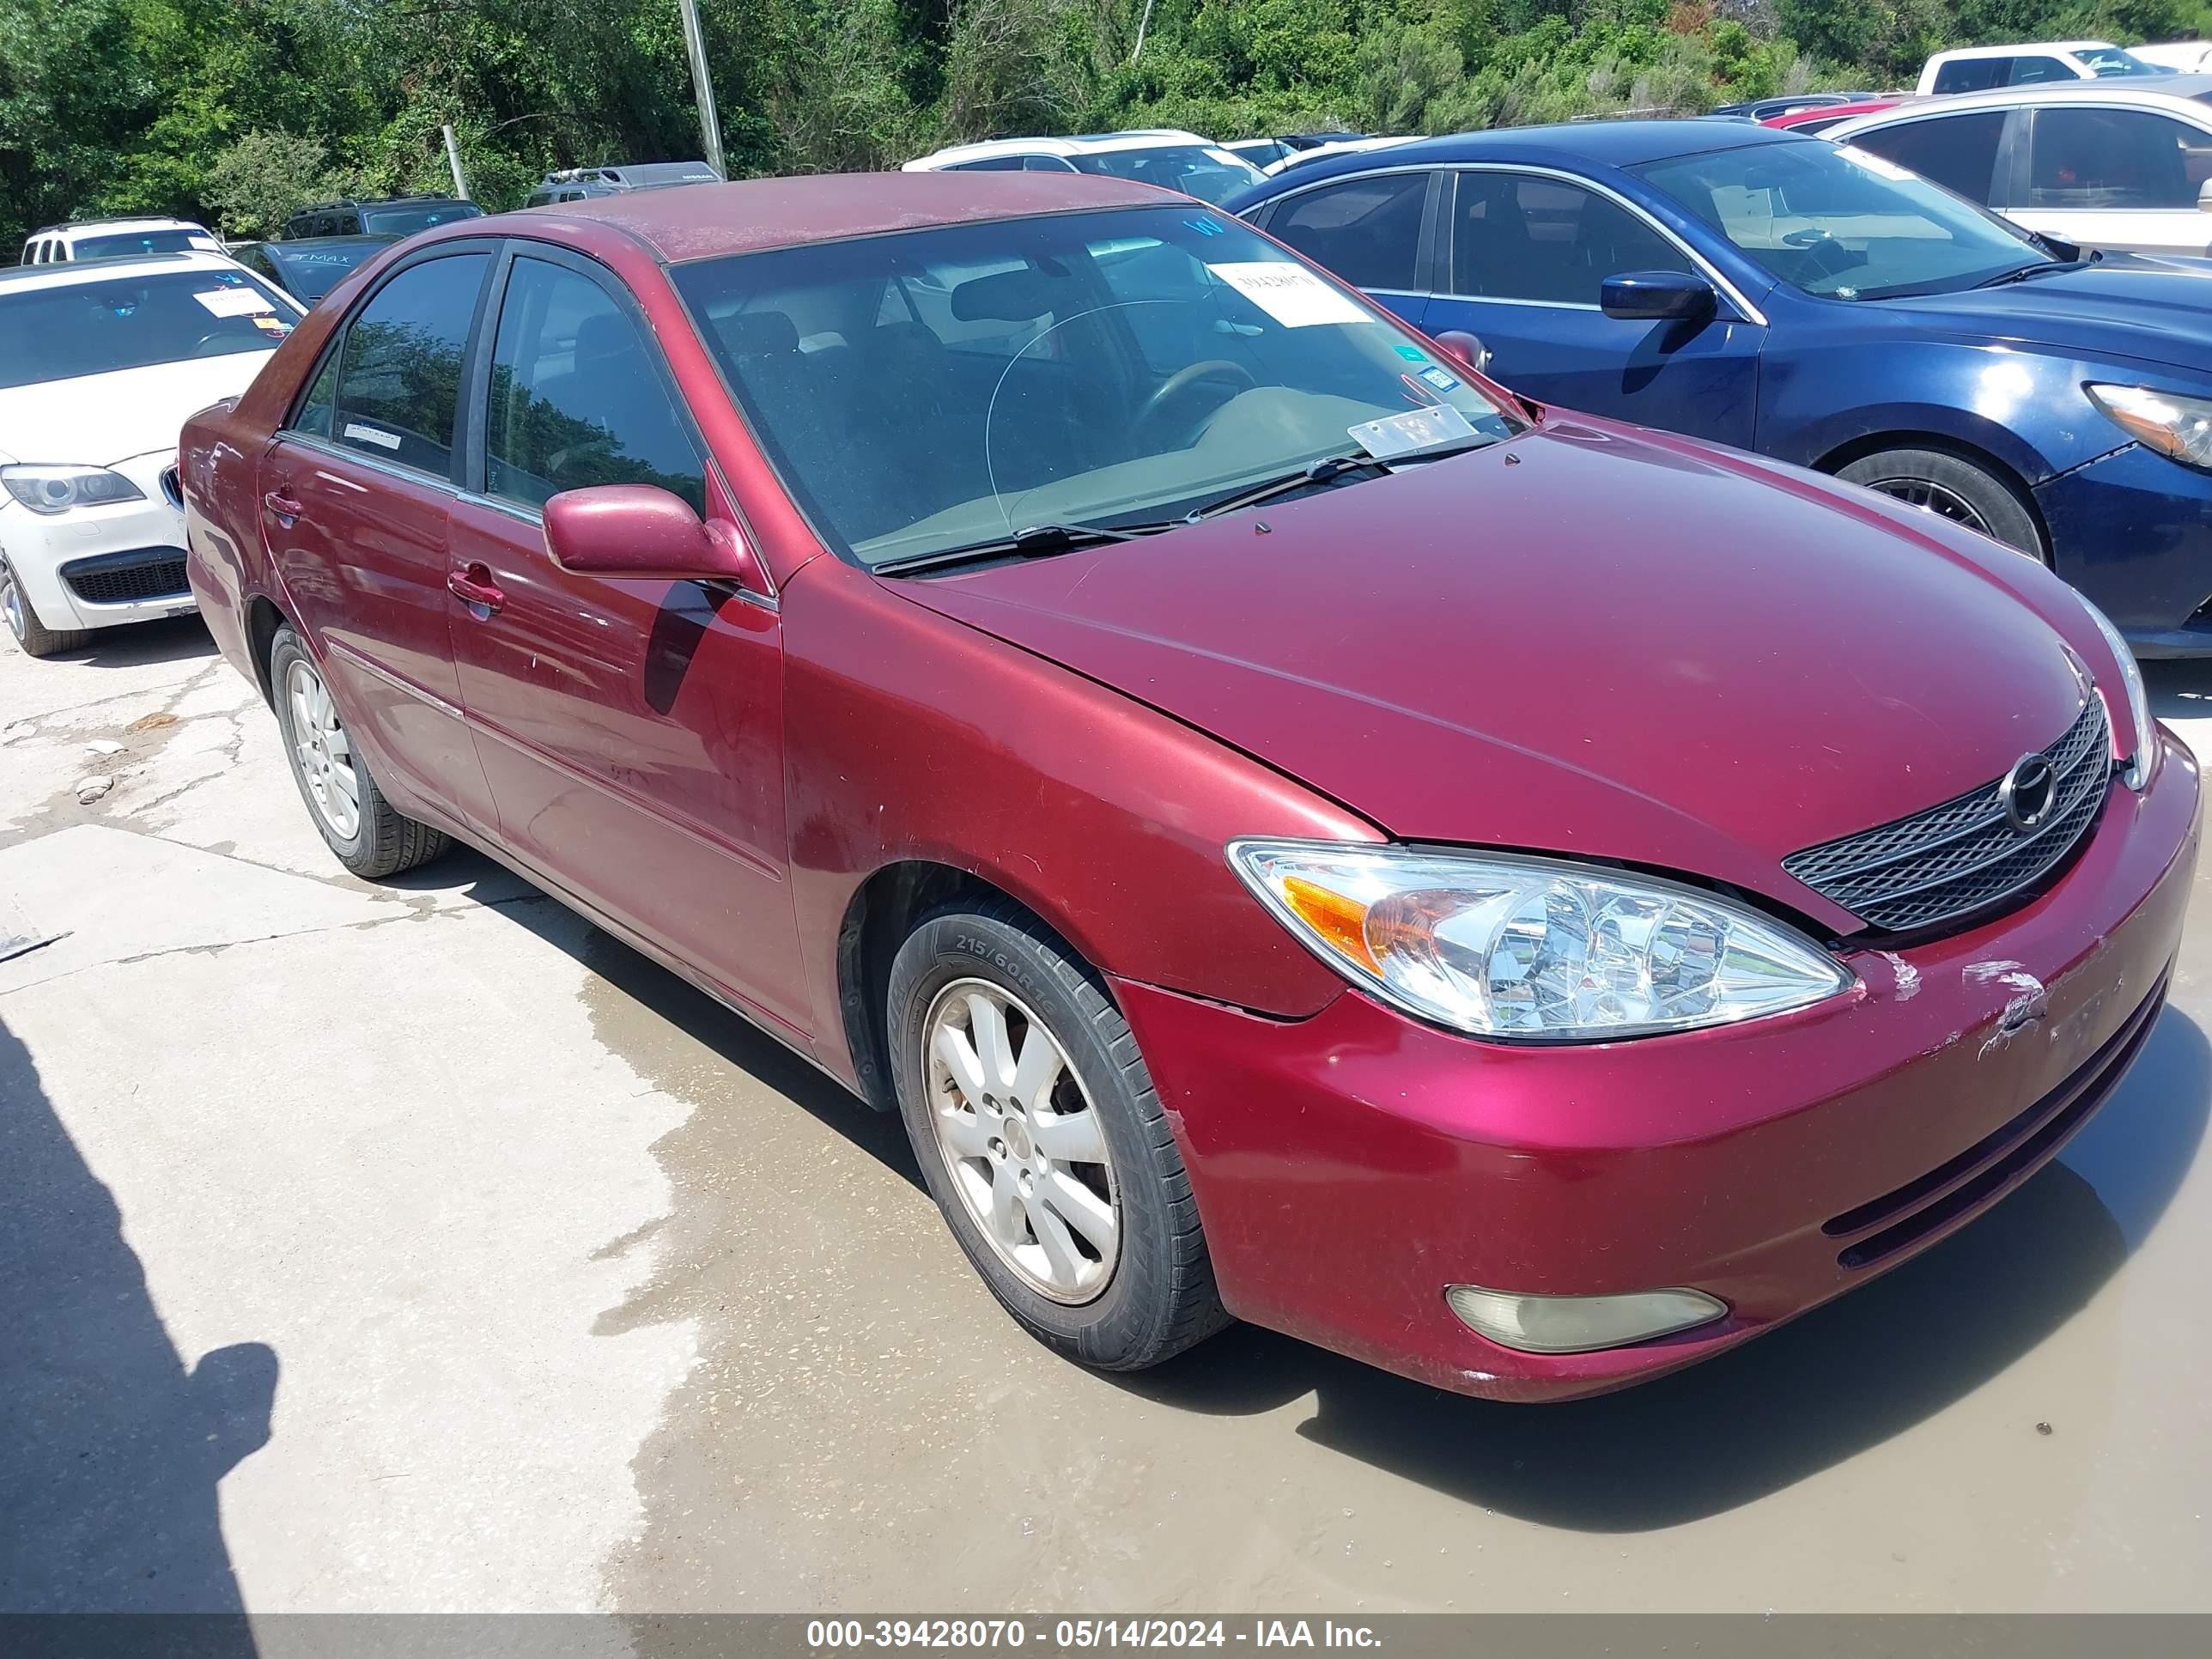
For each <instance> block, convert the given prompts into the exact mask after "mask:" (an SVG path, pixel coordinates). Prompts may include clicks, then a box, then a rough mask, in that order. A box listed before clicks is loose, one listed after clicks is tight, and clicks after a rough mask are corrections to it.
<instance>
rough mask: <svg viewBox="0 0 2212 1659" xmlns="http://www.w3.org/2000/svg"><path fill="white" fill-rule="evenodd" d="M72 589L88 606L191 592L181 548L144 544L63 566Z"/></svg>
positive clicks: (170, 597) (184, 594) (182, 595)
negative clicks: (126, 550)
mask: <svg viewBox="0 0 2212 1659" xmlns="http://www.w3.org/2000/svg"><path fill="white" fill-rule="evenodd" d="M61 574H62V580H64V581H65V582H67V583H68V584H69V588H70V592H72V593H74V594H76V596H77V598H79V599H82V600H83V601H84V602H85V603H86V604H87V605H130V604H132V603H134V602H135V601H137V600H140V599H183V598H185V596H186V595H188V594H189V593H190V592H191V585H190V584H189V583H188V582H186V581H185V550H184V549H182V548H181V547H141V548H137V549H135V550H132V551H131V552H128V553H102V554H100V555H99V556H96V557H94V558H89V559H75V560H72V561H71V562H69V563H68V564H65V565H64V566H63V567H62V571H61Z"/></svg>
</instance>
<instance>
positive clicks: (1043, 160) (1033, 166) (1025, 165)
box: [1022, 155, 1075, 173]
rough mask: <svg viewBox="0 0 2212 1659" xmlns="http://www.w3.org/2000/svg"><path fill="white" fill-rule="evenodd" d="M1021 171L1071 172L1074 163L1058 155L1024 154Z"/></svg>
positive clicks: (1073, 169)
mask: <svg viewBox="0 0 2212 1659" xmlns="http://www.w3.org/2000/svg"><path fill="white" fill-rule="evenodd" d="M1022 171H1023V172H1024V173H1073V172H1074V171H1075V163H1074V162H1073V161H1068V160H1067V159H1066V158H1065V157H1064V156H1059V155H1024V156H1023V157H1022Z"/></svg>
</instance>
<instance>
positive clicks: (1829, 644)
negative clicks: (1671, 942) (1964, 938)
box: [889, 419, 2084, 931]
mask: <svg viewBox="0 0 2212 1659" xmlns="http://www.w3.org/2000/svg"><path fill="white" fill-rule="evenodd" d="M889 580H893V581H894V582H895V583H896V586H897V587H898V589H899V591H900V592H902V593H903V594H904V595H906V596H907V597H908V598H909V599H912V600H914V601H915V602H916V603H918V604H921V605H927V606H929V607H931V608H933V609H934V610H936V611H939V612H941V613H942V614H944V615H945V616H947V617H953V618H956V619H957V620H959V621H961V622H963V623H967V624H969V625H970V626H973V627H975V628H977V629H982V630H985V631H987V632H988V633H990V634H993V635H996V636H998V637H1000V639H1003V640H1005V641H1008V642H1010V643H1012V644H1015V645H1018V646H1019V647H1023V648H1024V649H1026V650H1028V651H1030V652H1032V653H1036V654H1038V655H1041V656H1042V657H1045V658H1048V659H1051V660H1053V661H1054V662H1057V663H1060V664H1062V665H1065V666H1066V667H1068V668H1070V669H1072V670H1073V671H1076V672H1078V673H1080V674H1083V675H1085V676H1087V677H1089V678H1092V679H1094V680H1097V681H1099V682H1101V683H1103V684H1107V685H1109V686H1112V687H1115V688H1117V689H1118V690H1121V691H1122V692H1124V693H1126V694H1127V696H1131V697H1133V698H1136V699H1138V700H1139V701H1141V702H1146V703H1148V704H1150V705H1152V706H1153V707H1154V708H1158V709H1160V710H1162V711H1163V712H1164V713H1166V714H1170V715H1172V716H1174V717H1175V718H1176V719H1178V720H1182V721H1184V722H1186V723H1188V724H1189V725H1191V726H1196V727H1199V728H1200V729H1202V730H1204V731H1206V732H1211V733H1212V734H1213V735H1215V736H1216V737H1218V738H1220V739H1222V740H1223V741H1224V742H1225V743H1228V744H1232V745H1234V746H1235V747H1237V748H1238V749H1241V750H1244V751H1246V752H1247V753H1249V754H1251V755H1253V756H1255V757H1258V758H1260V759H1261V760H1263V761H1265V762H1266V763H1268V764H1270V765H1272V766H1273V767H1276V768H1278V769H1280V770H1282V771H1284V772H1285V773H1288V774H1290V775H1292V776H1294V777H1296V778H1297V779H1299V780H1301V781H1304V782H1305V783H1306V784H1308V785H1309V786H1310V787H1313V788H1315V789H1316V790H1319V791H1321V792H1322V793H1325V794H1327V795H1328V796H1331V797H1333V798H1334V799H1336V800H1337V801H1339V802H1340V803H1342V804H1343V805H1346V806H1348V807H1350V808H1352V810H1354V811H1357V812H1358V813H1360V814H1362V815H1363V816H1364V817H1367V818H1369V819H1370V821H1372V822H1373V823H1376V825H1378V826H1379V827H1380V828H1382V829H1383V830H1385V831H1386V832H1388V833H1389V834H1392V835H1394V836H1398V837H1401V838H1402V839H1406V840H1411V841H1431V842H1462V843H1476V844H1484V845H1489V846H1496V847H1510V848H1528V849H1531V850H1537V851H1550V852H1556V853H1563V854H1577V855H1580V856H1583V857H1594V858H1606V859H1615V860H1624V861H1627V862H1632V863H1636V864H1641V865H1646V866H1658V867H1663V868H1667V869H1673V870H1680V871H1685V872H1692V873H1696V874H1699V875H1703V876H1705V877H1708V878H1715V879H1718V880H1723V881H1727V882H1731V883H1734V884H1738V885H1740V886H1742V887H1745V888H1747V889H1750V890H1758V891H1761V892H1765V893H1766V894H1768V895H1769V896H1772V897H1774V898H1776V899H1778V900H1780V901H1781V902H1785V903H1790V904H1792V905H1795V906H1796V907H1797V908H1799V909H1801V910H1802V911H1803V912H1805V913H1807V914H1808V915H1813V916H1814V917H1815V918H1816V919H1817V920H1820V921H1822V922H1823V923H1825V924H1826V925H1827V926H1829V927H1835V928H1837V929H1838V931H1850V929H1852V928H1854V927H1856V926H1857V924H1856V922H1855V921H1852V919H1850V917H1849V916H1847V915H1845V914H1844V912H1841V911H1839V910H1837V909H1835V908H1833V907H1832V906H1830V905H1829V904H1828V903H1827V902H1826V901H1825V900H1821V899H1820V898H1819V897H1818V896H1816V895H1814V894H1813V893H1811V892H1810V891H1809V890H1807V889H1804V888H1802V887H1801V886H1799V885H1798V884H1796V882H1795V881H1794V880H1792V879H1790V878H1789V877H1788V876H1786V875H1785V874H1784V872H1782V870H1781V869H1780V868H1779V861H1780V860H1781V859H1782V857H1783V856H1784V854H1788V853H1791V852H1794V851H1796V850H1797V849H1798V848H1803V847H1807V846H1810V845H1813V844H1814V843H1817V842H1824V841H1827V840H1830V839H1832V838H1833V837H1836V836H1843V835H1847V834H1850V833H1852V832H1855V831H1857V830H1860V829H1868V828H1870V827H1871V826H1873V825H1875V824H1879V823H1886V822H1887V821H1889V820H1891V819H1893V818H1898V817H1904V816H1905V815H1907V814H1909V813H1911V812H1915V811H1919V810H1921V809H1923V808H1924V807H1927V806H1930V805H1935V804H1936V803H1937V802H1939V801H1942V800H1945V799H1949V798H1950V797H1952V796H1954V795H1957V794H1960V793H1965V792H1966V791H1967V790H1969V789H1972V788H1975V787H1979V786H1981V785H1983V784H1985V783H1987V782H1989V781H1990V780H1991V779H1994V778H1996V777H1999V776H2001V775H2002V774H2003V773H2004V772H2005V770H2006V769H2008V767H2009V766H2011V765H2012V763H2014V762H2015V761H2016V760H2017V759H2019V758H2020V757H2021V756H2022V755H2023V754H2026V753H2027V752H2028V751H2029V750H2035V749H2039V748H2041V747H2042V746H2043V745H2045V744H2048V743H2050V742H2051V741H2052V740H2053V739H2055V738H2057V737H2058V736H2059V735H2060V734H2061V733H2062V732H2064V731H2065V730H2066V728H2067V726H2069V724H2070V723H2071V722H2072V720H2073V719H2074V718H2075V714H2077V713H2078V712H2079V710H2080V708H2081V701H2082V696H2083V695H2084V681H2083V677H2082V675H2081V672H2080V671H2078V670H2077V668H2076V666H2075V661H2076V659H2075V658H2074V657H2073V656H2072V654H2071V653H2069V649H2068V647H2066V646H2065V645H2064V644H2063V643H2062V641H2061V639H2060V637H2059V635H2058V634H2057V632H2056V631H2055V629H2056V627H2057V625H2061V624H2063V625H2066V626H2069V628H2071V629H2072V630H2073V631H2074V632H2075V635H2076V636H2077V638H2078V637H2080V634H2081V627H2082V626H2083V625H2084V623H2083V619H2082V618H2081V617H2079V616H2078V615H2077V614H2074V613H2077V612H2078V609H2079V607H2078V606H2076V605H2075V604H2074V602H2073V600H2072V599H2071V598H2070V597H2069V595H2068V594H2067V592H2066V591H2065V590H2064V589H2063V587H2062V586H2059V584H2058V583H2057V581H2056V580H2055V579H2052V578H2051V577H2050V576H2048V575H2047V574H2045V573H2044V572H2043V571H2042V570H2041V569H2040V568H2039V567H2037V566H2034V565H2033V564H2031V563H2030V562H2027V561H2026V560H2024V559H2022V558H2021V556H2019V555H2018V554H2015V553H2012V552H2009V551H2008V550H2004V549H2002V548H2000V547H1998V546H1997V545H1996V544H1995V543H1993V542H1986V541H1984V540H1983V539H1982V538H1979V537H1977V536H1972V535H1970V534H1968V533H1967V532H1961V531H1958V530H1957V529H1956V528H1955V527H1954V526H1948V525H1945V524H1943V523H1942V521H1940V520H1934V519H1932V518H1929V517H1926V516H1925V515H1923V514H1920V513H1917V512H1913V511H1911V510H1910V509H1906V508H1902V507H1895V506H1893V505H1892V504H1890V503H1887V502H1885V501H1882V500H1881V499H1880V498H1878V497H1875V496H1874V495H1869V494H1867V493H1865V492H1863V491H1860V490H1857V489H1851V488H1850V487H1849V486H1844V485H1838V484H1835V483H1832V482H1830V481H1828V480H1826V479H1823V478H1820V477H1815V476H1814V475H1813V474H1811V473H1808V472H1802V471H1798V470H1797V469H1795V468H1790V467H1785V466H1783V465H1780V464H1778V463H1771V462H1766V461H1763V460H1760V459H1758V458H1755V457H1751V456H1745V455H1739V454H1735V453H1731V452H1723V451H1720V450H1717V449H1713V448H1711V447H1706V446H1704V445H1700V444H1698V443H1696V442H1694V441H1690V440H1686V439H1675V438H1672V437H1668V436H1663V435H1657V434H1645V433H1640V432H1638V431H1636V430H1635V429H1633V428H1625V427H1617V426H1613V425H1612V424H1610V423H1608V422H1585V421H1583V420H1580V419H1574V420H1554V421H1553V422H1549V423H1547V425H1545V426H1543V427H1541V428H1537V429H1534V430H1533V431H1531V432H1528V433H1527V434H1524V435H1522V436H1521V437H1518V438H1516V439H1515V440H1513V441H1510V442H1508V443H1505V444H1501V445H1499V446H1497V447H1493V448H1491V449H1487V450H1484V451H1480V452H1477V453H1472V454H1468V455H1465V456H1462V457H1457V458H1455V459H1449V460H1444V461H1439V462H1434V463H1431V464H1428V465H1423V466H1418V467H1412V468H1408V469H1407V470H1405V471H1401V472H1399V473H1396V474H1394V475H1391V476H1389V477H1383V478H1377V479H1373V480H1371V481H1369V482H1366V483H1354V484H1350V485H1346V486H1340V487H1339V488H1336V489H1330V490H1328V491H1325V492H1322V493H1320V494H1317V495H1310V496H1307V497H1305V498H1304V499H1301V500H1298V501H1288V502H1284V503H1281V504H1278V505H1269V506H1265V507H1259V508H1255V509H1251V510H1248V511H1244V512H1241V513H1234V514H1230V515H1226V516H1224V517H1222V518H1219V519H1215V520H1206V522H1204V523H1201V524H1198V525H1194V526H1189V527H1188V528H1182V529H1177V530H1174V531H1170V532H1166V533H1164V534H1163V535H1159V536H1156V537H1151V538H1146V539H1144V540H1141V541H1133V542H1127V543H1117V544H1112V545H1109V546H1106V547H1102V548H1097V549H1095V550H1085V551H1082V552H1078V553H1073V554H1068V555H1064V556H1060V557H1056V558H1052V559H1048V560H1038V561H1033V562H1026V563H1020V564H1005V565H999V566H994V567H988V568H982V569H979V570H975V571H969V572H963V573H961V574H956V575H950V576H939V577H934V578H906V579H889ZM1075 740H1079V739H1075ZM1160 787H1161V789H1162V790H1163V791H1164V792H1167V793H1172V791H1173V790H1174V788H1175V781H1174V780H1173V779H1162V780H1161V781H1160Z"/></svg>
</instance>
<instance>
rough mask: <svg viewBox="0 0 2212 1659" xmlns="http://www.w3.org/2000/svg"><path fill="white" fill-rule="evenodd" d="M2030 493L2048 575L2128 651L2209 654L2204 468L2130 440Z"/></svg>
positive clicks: (2210, 497) (2209, 531) (2209, 484)
mask: <svg viewBox="0 0 2212 1659" xmlns="http://www.w3.org/2000/svg"><path fill="white" fill-rule="evenodd" d="M2034 493H2035V501H2036V505H2037V507H2039V508H2040V509H2041V511H2042V513H2043V518H2044V522H2045V524H2046V525H2048V526H2050V530H2051V553H2052V562H2053V564H2054V566H2055V568H2057V572H2058V574H2060V575H2061V576H2063V577H2064V578H2065V579H2066V580H2068V581H2069V582H2071V583H2072V584H2073V585H2074V586H2076V587H2078V588H2080V589H2081V591H2082V592H2084V593H2086V594H2087V595H2088V596H2089V598H2090V599H2092V600H2093V601H2094V602H2095V603H2096V605H2097V608H2098V609H2099V610H2100V611H2103V612H2104V613H2105V614H2106V616H2108V617H2111V618H2112V622H2113V623H2114V625H2115V626H2117V627H2118V629H2119V630H2120V631H2121V632H2122V633H2124V634H2125V635H2127V636H2128V641H2129V643H2130V644H2131V645H2133V646H2134V647H2135V649H2136V655H2137V656H2139V657H2197V656H2212V473H2205V472H2200V471H2197V470H2196V469H2195V468H2193V467H2187V466H2184V465H2181V463H2180V462H2179V461H2175V460H2170V459H2167V458H2166V456H2163V455H2160V454H2157V453H2154V452H2153V451H2151V450H2148V449H2146V448H2144V447H2142V445H2141V444H2130V445H2129V446H2127V447H2125V448H2124V449H2118V450H2115V451H2113V452H2112V453H2111V454H2109V455H2105V456H2102V457H2100V459H2096V460H2093V461H2092V462H2090V463H2089V464H2088V465H2087V466H2081V467H2076V468H2075V470H2074V471H2071V472H2069V473H2065V474H2063V475H2062V476H2061V477H2056V478H2053V479H2051V481H2050V482H2048V483H2044V484H2042V485H2039V487H2038V488H2037V489H2036V490H2035V492H2034Z"/></svg>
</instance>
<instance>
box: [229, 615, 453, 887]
mask: <svg viewBox="0 0 2212 1659" xmlns="http://www.w3.org/2000/svg"><path fill="white" fill-rule="evenodd" d="M269 684H270V690H272V691H273V692H274V693H275V696H276V725H277V727H278V729H279V730H280V731H282V732H283V735H284V756H285V758H286V759H287V760H289V762H290V763H291V764H292V781H294V782H295V783H296V784H298V785H299V786H300V798H301V799H302V800H304V801H306V802H307V815H308V816H309V817H312V818H313V820H314V822H315V828H316V829H318V830H319V831H320V832H321V834H322V837H323V841H324V842H325V845H327V846H328V847H329V848H330V849H331V852H333V853H335V854H337V860H338V862H339V863H340V864H343V866H345V867H346V868H347V869H349V870H350V871H352V872H353V873H354V874H356V876H360V877H362V878H364V879H366V880H369V881H377V880H380V879H382V878H384V877H386V876H396V875H398V873H399V872H401V871H403V870H412V869H413V868H414V867H415V866H416V865H418V864H427V863H428V862H429V861H430V860H432V859H434V858H435V857H437V856H438V854H441V853H442V852H444V851H445V850H446V837H445V836H443V835H442V834H441V833H440V832H439V831H438V830H435V829H432V828H430V826H429V825H428V824H427V823H416V821H415V820H414V819H413V818H410V817H406V816H405V815H404V814H403V813H401V812H400V811H399V810H398V808H397V807H395V806H393V805H392V803H391V802H390V801H388V800H386V799H385V798H384V791H383V790H381V789H380V788H378V787H377V785H376V780H375V779H374V777H372V776H371V775H369V770H368V762H367V761H366V760H364V759H363V758H362V757H361V755H360V754H359V753H357V752H356V750H355V749H354V746H353V739H352V738H351V737H350V736H349V735H348V733H347V732H346V729H345V722H344V721H343V720H340V719H339V718H338V710H337V704H336V703H335V702H332V701H331V692H330V688H329V687H328V686H326V685H325V684H323V672H322V670H321V669H320V668H319V666H317V665H316V662H315V659H313V657H311V656H309V655H308V654H307V647H306V646H304V645H302V644H301V641H300V636H299V635H297V634H295V633H294V632H293V631H292V630H291V629H290V628H289V627H286V628H280V629H277V630H276V638H275V639H273V640H271V641H270V644H269Z"/></svg>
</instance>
